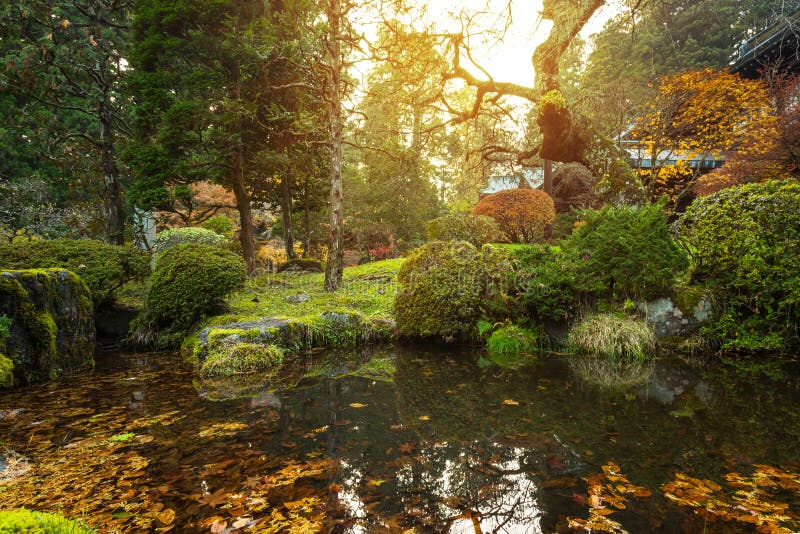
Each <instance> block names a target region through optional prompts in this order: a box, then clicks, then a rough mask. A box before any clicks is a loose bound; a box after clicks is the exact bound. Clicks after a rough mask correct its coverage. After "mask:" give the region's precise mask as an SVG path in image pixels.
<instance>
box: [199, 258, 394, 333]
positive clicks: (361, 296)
mask: <svg viewBox="0 0 800 534" xmlns="http://www.w3.org/2000/svg"><path fill="white" fill-rule="evenodd" d="M403 261H404V260H403V259H402V258H400V259H392V260H383V261H377V262H372V263H367V264H364V265H359V266H356V267H348V268H346V269H345V270H344V279H343V283H342V286H341V289H340V290H339V291H336V292H328V291H325V290H324V289H323V282H324V275H323V274H321V273H291V272H284V273H278V274H263V275H260V276H257V277H255V278H253V279H252V280H250V281H249V282H248V283H247V284H246V286H245V288H244V289H243V290H241V291H238V292H236V293H234V294H233V295H232V296H231V297H229V298H228V304H229V305H230V311H229V312H228V314H226V315H224V316H220V317H216V318H213V319H212V320H211V322H212V323H213V324H223V323H226V322H232V321H231V319H233V320H234V321H243V320H253V319H257V318H261V317H298V318H299V317H306V316H318V315H319V314H320V313H324V312H330V311H335V312H345V313H346V312H360V313H361V314H363V315H364V316H366V317H386V318H391V317H392V305H393V303H394V296H395V293H396V292H397V272H398V271H399V270H400V266H401V265H402V264H403ZM301 293H305V294H307V295H308V301H306V302H298V303H294V302H288V301H287V300H286V297H291V296H295V295H298V294H301Z"/></svg>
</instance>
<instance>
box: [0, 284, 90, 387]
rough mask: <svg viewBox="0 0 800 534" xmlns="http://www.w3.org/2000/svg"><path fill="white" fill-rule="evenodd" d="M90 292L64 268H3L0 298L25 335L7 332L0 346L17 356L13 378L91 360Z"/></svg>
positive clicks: (34, 377) (31, 378)
mask: <svg viewBox="0 0 800 534" xmlns="http://www.w3.org/2000/svg"><path fill="white" fill-rule="evenodd" d="M88 296H89V290H88V289H87V287H86V285H85V284H84V283H83V281H82V280H81V278H80V277H79V276H77V275H76V274H74V273H71V272H70V271H67V270H65V269H29V270H24V271H3V274H2V275H1V276H0V304H2V306H3V307H4V308H5V309H6V310H8V312H9V313H11V314H12V316H13V320H14V322H15V323H17V322H18V323H19V324H17V328H18V329H19V332H20V333H22V334H23V335H22V336H21V337H18V338H15V340H12V339H11V338H10V337H8V334H7V337H8V340H7V341H6V340H0V341H2V343H0V345H1V346H2V348H0V350H2V351H4V353H5V354H7V355H8V357H10V358H11V359H12V360H13V361H14V362H15V370H16V371H17V373H18V376H17V378H19V379H21V380H23V381H25V382H35V381H38V380H42V379H47V378H54V377H55V376H57V375H58V374H60V373H61V372H62V371H63V370H64V369H68V368H75V367H82V366H86V365H87V364H88V365H91V364H93V360H92V358H91V356H92V355H93V354H94V310H93V306H92V302H91V300H90V299H89V297H88ZM59 325H63V327H64V328H65V330H64V331H63V332H60V331H59ZM6 345H8V346H6Z"/></svg>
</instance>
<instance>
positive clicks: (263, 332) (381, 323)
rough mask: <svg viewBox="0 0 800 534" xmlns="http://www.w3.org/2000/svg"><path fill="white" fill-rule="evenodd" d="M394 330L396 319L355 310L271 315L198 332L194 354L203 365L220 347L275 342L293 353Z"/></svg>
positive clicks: (362, 341)
mask: <svg viewBox="0 0 800 534" xmlns="http://www.w3.org/2000/svg"><path fill="white" fill-rule="evenodd" d="M394 330H395V325H394V322H393V321H391V320H389V319H383V318H372V319H367V318H365V317H364V316H363V315H361V314H360V313H357V312H353V311H341V312H337V311H329V312H324V313H321V314H319V315H312V316H307V317H299V318H286V319H283V318H271V317H268V318H263V319H258V320H255V321H243V322H235V323H229V324H224V325H219V326H210V327H207V328H205V329H203V330H202V331H201V332H200V333H199V334H198V335H197V339H196V340H195V342H194V344H193V346H192V355H193V358H194V360H195V363H196V364H197V365H199V366H200V367H201V368H203V367H204V365H205V362H206V360H207V359H208V358H209V357H210V355H211V354H212V353H213V352H214V351H215V350H217V347H233V346H235V345H237V344H250V345H260V346H274V347H277V348H280V349H281V350H283V351H284V352H286V353H290V354H291V353H296V352H302V351H307V350H310V349H311V348H314V347H327V348H344V347H356V346H359V345H367V344H374V343H382V342H387V341H389V340H391V339H393V338H394Z"/></svg>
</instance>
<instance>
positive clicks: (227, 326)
mask: <svg viewBox="0 0 800 534" xmlns="http://www.w3.org/2000/svg"><path fill="white" fill-rule="evenodd" d="M402 263H403V260H402V259H394V260H384V261H379V262H374V263H369V264H365V265H360V266H357V267H350V268H347V269H345V272H344V280H343V284H342V287H341V289H340V290H339V291H337V292H333V293H332V292H327V291H325V290H324V289H323V280H324V276H323V275H322V274H321V273H298V272H288V271H287V272H283V273H278V274H263V275H260V276H257V277H255V278H253V279H251V280H249V281H248V282H247V284H246V286H245V288H244V289H243V290H240V291H237V292H236V293H234V294H233V295H232V296H231V297H229V299H228V301H227V303H228V306H229V309H228V312H227V313H226V314H224V315H218V316H215V317H210V318H209V319H208V320H206V321H205V324H204V327H205V328H204V329H203V331H202V332H201V333H198V334H195V335H193V336H191V337H189V338H187V339H186V340H185V341H184V343H183V345H182V346H183V348H184V349H189V351H190V353H191V356H190V357H191V359H192V360H193V363H194V364H195V365H197V366H198V367H199V368H200V369H201V372H202V373H203V374H205V375H212V374H213V375H220V374H231V373H238V372H246V371H248V370H251V371H256V370H258V371H268V370H270V369H272V367H273V365H275V364H277V365H279V364H280V361H281V360H282V355H283V353H284V352H286V353H292V352H298V351H304V350H308V349H311V348H312V347H328V348H342V347H354V346H356V345H361V344H366V343H377V342H384V341H389V340H391V339H392V338H393V337H394V321H393V319H392V305H393V303H394V297H395V293H396V290H397V282H396V281H397V272H398V271H399V269H400V266H401V265H402ZM298 296H300V297H301V298H296V297H298ZM287 298H288V300H287ZM256 347H259V349H258V350H256ZM264 351H266V352H264ZM278 351H280V357H278V356H277V354H278Z"/></svg>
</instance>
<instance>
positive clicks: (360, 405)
mask: <svg viewBox="0 0 800 534" xmlns="http://www.w3.org/2000/svg"><path fill="white" fill-rule="evenodd" d="M350 407H351V408H366V407H367V405H366V404H361V403H360V402H351V403H350Z"/></svg>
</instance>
